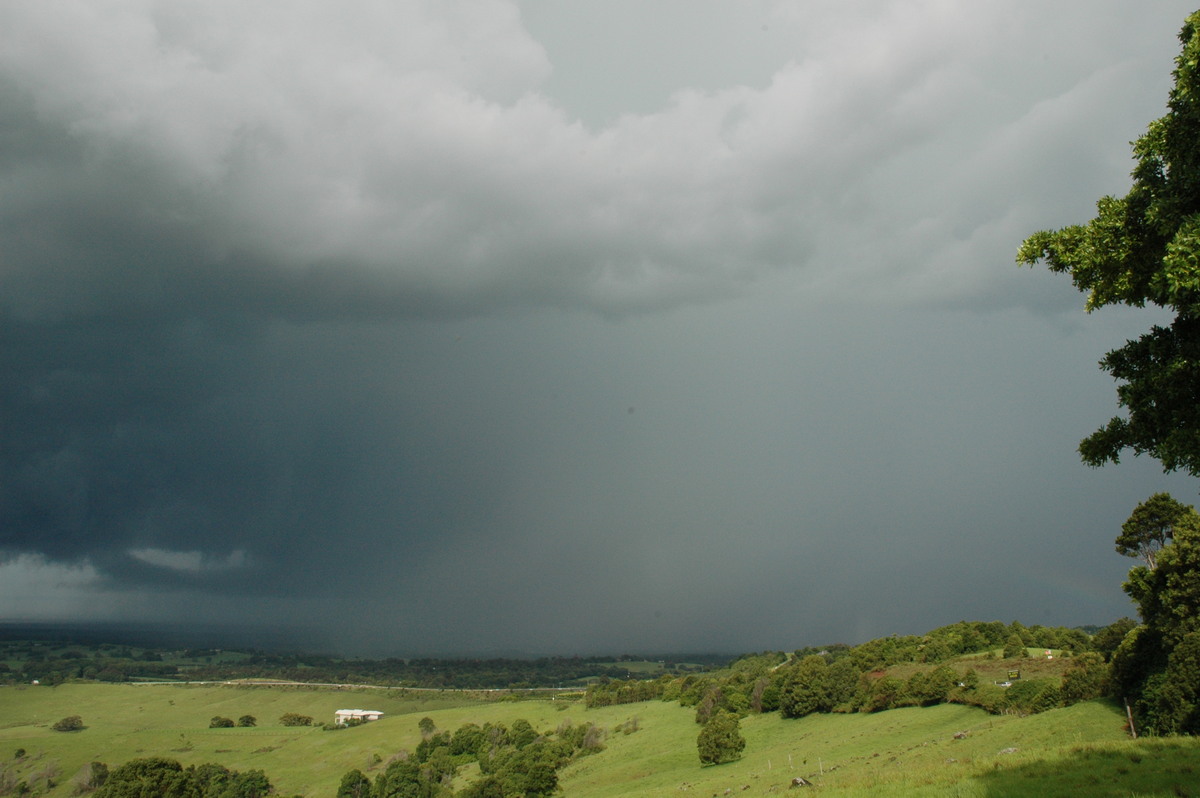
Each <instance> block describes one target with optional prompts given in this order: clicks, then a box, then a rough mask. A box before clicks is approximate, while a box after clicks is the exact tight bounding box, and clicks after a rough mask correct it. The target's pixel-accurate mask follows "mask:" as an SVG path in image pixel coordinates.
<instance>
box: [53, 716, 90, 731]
mask: <svg viewBox="0 0 1200 798" xmlns="http://www.w3.org/2000/svg"><path fill="white" fill-rule="evenodd" d="M50 728H51V729H54V731H60V732H73V731H79V730H80V729H82V728H83V718H81V717H79V716H78V715H68V716H67V717H65V718H63V719H62V720H60V721H58V722H56V723H55V724H54V725H53V726H51V727H50Z"/></svg>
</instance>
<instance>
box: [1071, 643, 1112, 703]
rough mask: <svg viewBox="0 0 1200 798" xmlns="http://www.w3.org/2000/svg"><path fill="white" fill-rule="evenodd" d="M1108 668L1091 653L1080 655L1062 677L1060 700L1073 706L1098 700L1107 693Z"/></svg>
mask: <svg viewBox="0 0 1200 798" xmlns="http://www.w3.org/2000/svg"><path fill="white" fill-rule="evenodd" d="M1107 687H1108V666H1107V665H1106V664H1105V662H1104V657H1102V656H1101V655H1100V654H1097V653H1096V652H1093V651H1088V652H1085V653H1083V654H1080V655H1079V656H1078V657H1076V658H1074V659H1073V660H1071V664H1070V666H1069V667H1068V668H1067V670H1066V672H1064V673H1063V677H1062V699H1063V703H1064V704H1068V705H1069V704H1074V703H1077V702H1079V701H1088V700H1090V699H1092V698H1099V697H1100V696H1102V695H1104V694H1105V693H1106V692H1107Z"/></svg>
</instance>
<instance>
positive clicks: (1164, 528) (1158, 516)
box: [1117, 493, 1200, 571]
mask: <svg viewBox="0 0 1200 798" xmlns="http://www.w3.org/2000/svg"><path fill="white" fill-rule="evenodd" d="M1197 522H1200V515H1197V514H1196V510H1195V509H1194V508H1193V507H1192V506H1191V505H1189V504H1183V503H1182V502H1178V501H1176V500H1175V499H1174V498H1173V497H1172V496H1171V494H1169V493H1156V494H1154V495H1153V496H1151V497H1150V498H1149V499H1146V501H1144V502H1142V503H1141V504H1139V505H1138V506H1137V507H1136V508H1134V510H1133V513H1132V514H1130V516H1129V519H1128V520H1127V521H1125V523H1124V524H1122V525H1121V534H1120V535H1118V536H1117V553H1118V554H1124V555H1125V556H1126V557H1139V558H1141V559H1142V560H1143V561H1144V562H1145V563H1146V567H1147V568H1149V569H1150V570H1151V571H1153V570H1154V568H1155V566H1156V565H1157V559H1158V551H1159V549H1161V548H1162V547H1163V546H1165V545H1167V544H1168V543H1170V542H1171V539H1172V538H1173V537H1174V536H1175V529H1176V527H1178V526H1180V525H1181V524H1185V523H1187V524H1192V525H1195V524H1196V523H1197Z"/></svg>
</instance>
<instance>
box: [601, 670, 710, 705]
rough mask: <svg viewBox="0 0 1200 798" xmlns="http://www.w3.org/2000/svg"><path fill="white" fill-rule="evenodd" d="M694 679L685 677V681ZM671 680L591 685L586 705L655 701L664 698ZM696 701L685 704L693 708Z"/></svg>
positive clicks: (611, 682) (603, 681)
mask: <svg viewBox="0 0 1200 798" xmlns="http://www.w3.org/2000/svg"><path fill="white" fill-rule="evenodd" d="M689 678H691V679H692V680H693V682H694V681H695V679H694V677H685V681H686V680H687V679H689ZM670 681H671V680H670V679H669V678H668V677H662V678H659V679H655V680H654V681H639V680H637V679H629V680H626V681H608V680H601V681H599V682H596V683H595V684H592V685H589V686H588V689H587V693H585V695H584V703H586V704H587V706H588V707H589V708H594V707H609V706H615V705H616V704H633V703H636V702H638V701H653V700H654V699H657V698H662V697H663V693H664V692H665V690H666V686H667V684H668V683H669V682H670ZM694 703H695V701H693V702H691V703H689V704H684V706H691V705H692V704H694Z"/></svg>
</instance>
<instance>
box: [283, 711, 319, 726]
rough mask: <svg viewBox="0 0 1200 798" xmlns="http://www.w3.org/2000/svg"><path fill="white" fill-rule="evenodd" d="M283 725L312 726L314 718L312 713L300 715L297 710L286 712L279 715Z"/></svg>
mask: <svg viewBox="0 0 1200 798" xmlns="http://www.w3.org/2000/svg"><path fill="white" fill-rule="evenodd" d="M279 723H280V725H281V726H311V725H313V719H312V716H311V715H298V714H296V713H295V712H285V713H283V714H282V715H280V716H279Z"/></svg>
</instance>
